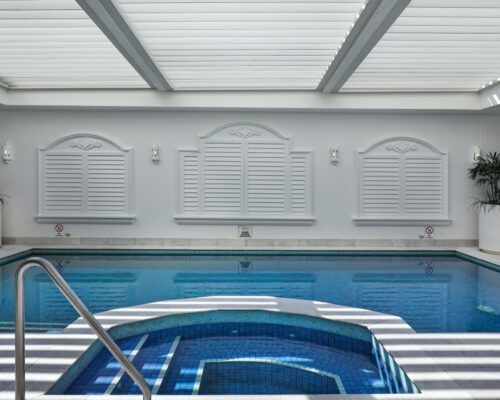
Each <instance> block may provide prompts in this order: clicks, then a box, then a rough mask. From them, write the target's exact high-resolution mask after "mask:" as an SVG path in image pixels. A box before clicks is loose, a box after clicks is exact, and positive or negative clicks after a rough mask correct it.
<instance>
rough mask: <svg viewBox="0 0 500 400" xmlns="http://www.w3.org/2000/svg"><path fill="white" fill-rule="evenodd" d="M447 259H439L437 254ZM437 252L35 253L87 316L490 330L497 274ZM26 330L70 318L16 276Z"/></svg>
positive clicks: (2, 278)
mask: <svg viewBox="0 0 500 400" xmlns="http://www.w3.org/2000/svg"><path fill="white" fill-rule="evenodd" d="M447 254H448V253H447ZM447 254H443V255H442V254H428V253H423V252H422V253H418V252H416V253H413V254H412V255H411V256H401V255H399V254H398V255H357V253H353V254H349V255H346V254H343V253H339V254H335V255H328V254H324V253H310V254H290V253H288V254H286V253H285V254H274V253H273V254H251V253H239V254H236V253H226V254H212V255H206V254H205V255H202V254H196V253H170V254H168V255H158V254H156V255H153V254H151V255H150V254H143V255H116V254H107V255H105V254H93V255H90V254H89V255H75V253H74V252H66V253H60V254H41V253H40V255H42V256H45V257H47V258H48V259H49V260H51V261H52V262H53V263H54V264H55V265H56V267H57V268H58V269H59V271H60V272H61V274H62V275H63V276H64V278H65V279H66V280H67V281H68V282H69V283H70V285H71V286H72V287H73V288H74V289H75V291H76V292H77V293H78V294H79V295H80V296H81V298H82V299H83V301H84V302H85V303H86V304H87V305H88V307H89V308H90V309H91V311H93V312H98V311H105V310H109V309H113V308H117V307H125V306H129V305H136V304H142V303H147V302H153V301H159V300H166V299H175V298H189V297H198V296H210V295H268V296H279V297H291V298H298V299H308V300H318V301H325V302H331V303H336V304H341V305H347V306H354V307H361V308H368V309H372V310H375V311H380V312H385V313H389V314H395V315H399V316H401V317H403V318H404V319H405V320H406V321H407V322H408V323H409V324H410V325H411V326H412V327H413V328H414V329H415V330H416V331H417V332H488V331H490V332H491V331H497V332H498V331H500V273H499V272H497V271H495V270H493V269H490V268H486V267H484V266H480V265H477V264H475V263H473V262H470V261H468V260H465V259H462V258H459V257H457V256H453V255H447ZM18 263H19V261H17V262H14V263H11V264H7V265H3V266H1V267H0V330H4V331H5V330H11V329H12V320H13V275H14V271H15V267H16V266H17V265H18ZM26 286H27V306H26V314H27V321H28V323H29V327H30V329H32V330H47V329H49V330H57V329H61V328H63V327H64V326H66V325H67V324H69V323H70V322H72V321H73V320H74V319H75V318H76V314H75V312H74V311H73V310H72V308H71V306H70V305H69V304H68V303H67V302H66V300H65V299H64V298H63V297H62V295H60V294H59V292H58V291H57V289H56V288H55V287H54V285H53V284H52V283H51V282H50V281H49V278H48V277H47V276H46V275H45V274H43V273H42V272H41V271H40V270H37V269H32V270H30V271H29V272H28V274H27V277H26Z"/></svg>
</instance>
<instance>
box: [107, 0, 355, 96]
mask: <svg viewBox="0 0 500 400" xmlns="http://www.w3.org/2000/svg"><path fill="white" fill-rule="evenodd" d="M116 3H117V5H119V8H120V11H121V13H122V15H123V16H124V18H125V19H126V20H127V22H128V23H129V24H130V27H131V28H132V30H133V31H134V32H135V33H136V35H137V36H138V37H139V39H140V40H141V41H142V43H143V44H144V45H145V47H146V48H147V50H148V52H149V54H150V55H151V57H152V58H153V60H154V61H155V62H156V64H157V65H158V66H159V68H160V69H161V71H162V72H163V74H164V76H165V78H166V79H167V80H168V82H169V84H170V85H171V86H172V87H173V88H174V89H177V90H231V89H240V90H245V89H257V90H259V89H260V90H262V89H276V90H280V89H285V90H294V89H304V90H314V89H316V88H317V86H318V84H319V82H320V80H321V78H322V77H323V74H324V72H325V71H326V69H327V68H328V66H329V64H330V62H331V61H332V59H333V57H334V55H335V52H336V50H337V48H338V47H339V45H340V44H341V43H342V40H343V38H344V36H345V35H346V34H347V32H348V30H349V29H350V27H351V25H352V24H353V22H354V21H355V19H356V16H357V14H358V12H360V11H361V8H362V5H363V1H362V0H312V1H307V0H303V1H298V0H215V1H212V0H184V1H181V0H157V1H154V0H149V1H140V0H117V1H116Z"/></svg>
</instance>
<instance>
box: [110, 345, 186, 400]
mask: <svg viewBox="0 0 500 400" xmlns="http://www.w3.org/2000/svg"><path fill="white" fill-rule="evenodd" d="M169 339H170V340H169ZM180 340H181V337H180V336H177V337H175V338H174V337H171V338H167V339H161V340H154V339H152V338H150V340H148V341H147V342H146V343H145V344H144V345H143V346H142V348H141V349H140V351H139V353H138V355H137V357H135V359H134V365H135V366H136V368H137V369H138V370H139V371H140V373H141V374H142V376H143V377H144V379H146V381H147V382H148V384H149V386H150V387H151V392H152V393H153V394H157V393H158V391H159V390H160V387H161V385H162V382H163V379H164V378H165V376H166V374H167V372H168V368H169V366H170V363H171V361H172V359H173V357H174V355H175V351H176V349H177V346H178V344H179V342H180ZM106 394H113V395H116V394H140V390H139V387H138V386H137V385H136V384H135V383H134V382H133V381H132V379H131V378H130V377H129V376H128V375H127V374H124V375H123V376H122V377H121V379H120V381H119V383H118V384H117V385H115V388H114V390H113V391H112V393H106Z"/></svg>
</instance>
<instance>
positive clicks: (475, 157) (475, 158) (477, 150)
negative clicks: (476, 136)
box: [472, 146, 481, 162]
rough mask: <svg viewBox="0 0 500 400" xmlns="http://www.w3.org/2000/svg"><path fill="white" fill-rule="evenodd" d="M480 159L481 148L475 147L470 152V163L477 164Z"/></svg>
mask: <svg viewBox="0 0 500 400" xmlns="http://www.w3.org/2000/svg"><path fill="white" fill-rule="evenodd" d="M480 157H481V148H480V147H479V146H475V147H474V149H473V150H472V161H473V162H478V161H479V158H480Z"/></svg>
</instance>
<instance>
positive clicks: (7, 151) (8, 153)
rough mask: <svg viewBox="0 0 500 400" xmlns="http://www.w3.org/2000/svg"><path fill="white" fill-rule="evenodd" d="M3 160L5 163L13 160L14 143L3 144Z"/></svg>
mask: <svg viewBox="0 0 500 400" xmlns="http://www.w3.org/2000/svg"><path fill="white" fill-rule="evenodd" d="M2 160H3V162H4V163H5V164H8V163H10V162H11V161H12V145H11V144H10V143H9V142H7V143H5V144H4V145H3V146H2Z"/></svg>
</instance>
